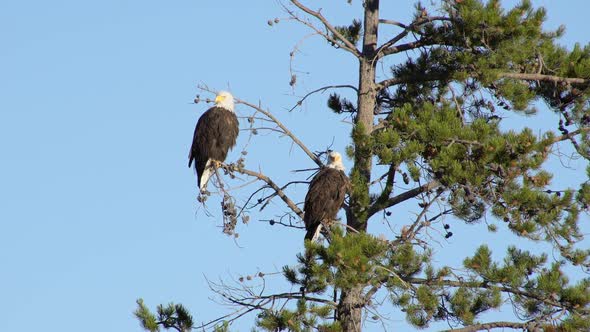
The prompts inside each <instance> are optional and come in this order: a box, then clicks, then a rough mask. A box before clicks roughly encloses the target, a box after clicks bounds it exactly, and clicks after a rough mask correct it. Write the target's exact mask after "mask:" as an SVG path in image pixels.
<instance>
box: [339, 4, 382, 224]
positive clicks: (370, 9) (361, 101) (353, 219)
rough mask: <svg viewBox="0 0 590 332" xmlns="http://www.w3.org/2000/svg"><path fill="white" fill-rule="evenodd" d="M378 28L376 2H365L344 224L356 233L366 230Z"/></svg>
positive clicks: (377, 6)
mask: <svg viewBox="0 0 590 332" xmlns="http://www.w3.org/2000/svg"><path fill="white" fill-rule="evenodd" d="M378 26H379V0H366V1H365V17H364V25H363V49H362V55H361V57H360V59H359V87H358V88H359V93H358V100H357V108H358V110H357V114H356V119H355V129H354V130H355V135H353V141H354V147H355V152H354V167H353V169H352V178H353V184H354V186H355V188H354V190H353V192H352V194H351V197H350V207H351V213H350V214H349V216H348V217H347V219H348V220H347V223H348V225H349V226H350V227H352V228H354V229H356V230H358V231H366V230H367V218H368V213H367V212H368V205H369V183H370V181H371V157H372V151H371V148H370V146H369V141H370V135H371V131H372V130H373V119H374V117H375V115H374V111H375V104H376V96H377V88H376V84H375V62H374V61H373V60H374V57H375V53H376V50H377V32H378Z"/></svg>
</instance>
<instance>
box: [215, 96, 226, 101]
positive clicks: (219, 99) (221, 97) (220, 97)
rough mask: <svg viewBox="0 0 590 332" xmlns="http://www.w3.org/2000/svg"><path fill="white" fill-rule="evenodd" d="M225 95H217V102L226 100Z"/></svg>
mask: <svg viewBox="0 0 590 332" xmlns="http://www.w3.org/2000/svg"><path fill="white" fill-rule="evenodd" d="M224 99H225V97H224V96H215V103H219V102H220V101H222V100H224Z"/></svg>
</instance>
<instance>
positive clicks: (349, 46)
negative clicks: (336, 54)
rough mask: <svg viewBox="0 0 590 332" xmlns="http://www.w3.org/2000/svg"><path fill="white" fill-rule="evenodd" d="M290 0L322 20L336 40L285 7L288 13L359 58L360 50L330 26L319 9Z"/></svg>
mask: <svg viewBox="0 0 590 332" xmlns="http://www.w3.org/2000/svg"><path fill="white" fill-rule="evenodd" d="M290 1H291V3H292V4H294V5H295V6H296V7H297V8H299V9H301V10H302V11H304V12H305V13H307V14H309V15H311V16H313V17H315V18H317V19H318V20H319V21H320V22H322V24H323V25H324V27H325V28H326V30H328V31H330V32H331V33H332V35H333V36H335V37H336V38H337V40H335V39H334V38H332V37H330V36H329V35H327V34H325V33H323V32H321V31H319V30H317V28H316V27H315V26H313V25H311V24H309V23H308V22H304V21H302V20H300V19H299V18H297V16H295V15H294V13H292V12H291V11H289V10H288V9H287V10H288V11H289V14H291V15H292V16H294V18H295V19H297V20H300V22H302V23H304V24H305V25H307V26H310V27H312V29H314V30H315V31H316V32H318V33H320V34H321V35H322V36H324V38H326V39H328V40H329V41H331V42H334V43H336V44H337V45H339V46H340V47H342V48H343V49H345V50H347V51H349V52H350V53H352V54H353V55H354V56H356V57H357V58H359V57H360V56H361V52H360V51H359V50H358V49H357V48H356V46H355V45H354V44H353V43H351V42H350V40H348V39H346V37H344V36H343V35H342V34H341V33H340V32H338V30H336V28H335V27H334V26H332V25H331V24H330V22H328V20H326V18H325V17H324V15H322V14H321V13H320V10H318V11H313V10H311V9H309V8H308V7H306V6H304V5H303V4H301V2H299V1H297V0H290Z"/></svg>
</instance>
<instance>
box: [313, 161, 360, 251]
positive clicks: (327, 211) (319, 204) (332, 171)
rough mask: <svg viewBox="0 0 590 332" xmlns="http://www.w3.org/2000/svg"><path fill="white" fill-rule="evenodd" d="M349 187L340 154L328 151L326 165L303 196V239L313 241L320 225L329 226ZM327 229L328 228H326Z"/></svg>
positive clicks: (320, 227)
mask: <svg viewBox="0 0 590 332" xmlns="http://www.w3.org/2000/svg"><path fill="white" fill-rule="evenodd" d="M349 188H350V181H349V180H348V178H347V177H346V174H344V166H343V165H342V156H341V155H340V153H338V152H330V154H329V155H328V165H327V166H325V167H323V168H321V169H320V171H319V172H318V174H316V176H314V178H313V179H312V180H311V183H310V184H309V190H308V191H307V195H306V196H305V205H304V207H303V211H304V212H305V214H304V216H303V221H304V222H305V229H306V230H307V233H306V234H305V239H309V240H311V241H315V240H316V239H317V238H318V236H319V234H320V231H321V229H322V226H324V227H329V226H330V224H331V223H332V222H333V221H334V219H336V214H337V213H338V210H340V207H341V206H342V203H343V202H344V196H345V195H346V193H347V192H348V190H349ZM326 231H329V230H326Z"/></svg>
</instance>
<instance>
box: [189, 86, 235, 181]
mask: <svg viewBox="0 0 590 332" xmlns="http://www.w3.org/2000/svg"><path fill="white" fill-rule="evenodd" d="M238 132H239V128H238V118H237V117H236V114H235V113H234V97H233V96H232V95H231V94H230V93H229V92H226V91H220V92H219V93H218V94H217V96H216V97H215V106H213V107H211V108H210V109H208V110H207V111H206V112H205V113H204V114H203V115H202V116H201V118H200V119H199V121H198V122H197V126H196V127H195V133H194V135H193V144H192V146H191V150H190V151H189V155H188V167H189V168H190V167H191V164H192V163H193V161H194V162H195V170H196V171H197V186H198V187H199V189H200V191H205V190H206V189H207V182H208V181H209V178H210V177H211V175H212V174H213V172H214V167H215V166H216V165H215V162H223V161H224V160H225V158H226V157H227V152H228V151H229V150H230V149H231V148H233V147H234V146H235V145H236V139H237V137H238Z"/></svg>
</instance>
